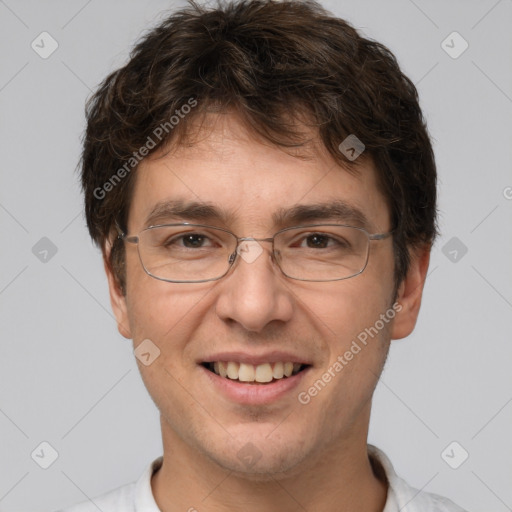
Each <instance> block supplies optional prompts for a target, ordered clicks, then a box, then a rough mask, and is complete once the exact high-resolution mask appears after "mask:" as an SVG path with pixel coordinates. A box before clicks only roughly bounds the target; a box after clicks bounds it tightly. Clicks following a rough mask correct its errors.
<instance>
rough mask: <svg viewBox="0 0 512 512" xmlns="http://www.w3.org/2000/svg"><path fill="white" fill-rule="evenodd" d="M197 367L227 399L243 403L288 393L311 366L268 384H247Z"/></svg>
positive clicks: (270, 399) (269, 400)
mask: <svg viewBox="0 0 512 512" xmlns="http://www.w3.org/2000/svg"><path fill="white" fill-rule="evenodd" d="M199 367H200V369H201V370H202V371H203V372H204V373H205V375H206V377H207V378H208V379H209V380H210V382H211V383H212V385H213V386H214V388H215V389H218V390H219V391H220V392H221V393H222V394H223V395H224V396H225V397H227V398H228V399H229V400H231V401H233V402H237V403H239V404H244V405H265V404H270V403H273V402H276V401H277V400H279V399H281V398H283V397H285V396H287V395H289V394H290V393H291V392H292V391H293V390H294V389H295V388H297V387H298V385H299V383H300V382H301V381H302V379H303V378H304V375H305V374H306V373H307V372H308V371H309V369H310V368H311V367H310V366H309V367H307V368H305V369H304V370H302V371H300V372H299V373H297V374H295V375H292V376H291V377H284V378H282V379H280V380H275V381H274V382H270V383H268V384H257V383H255V384H247V383H244V382H240V381H238V380H231V379H228V378H226V377H221V376H220V375H217V374H216V373H214V372H211V371H210V370H207V369H206V368H205V367H204V366H202V365H199Z"/></svg>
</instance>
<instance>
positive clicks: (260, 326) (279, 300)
mask: <svg viewBox="0 0 512 512" xmlns="http://www.w3.org/2000/svg"><path fill="white" fill-rule="evenodd" d="M284 279H286V278H284V276H283V274H282V273H281V271H280V269H279V268H278V266H277V265H276V264H275V263H274V262H273V261H272V252H271V246H269V244H267V243H265V244H263V243H262V244H259V243H258V242H255V241H252V242H251V241H248V242H243V243H242V244H240V245H239V247H238V251H237V255H236V260H235V263H234V265H233V267H232V268H231V269H230V271H229V273H228V275H227V276H225V277H224V278H223V280H222V282H221V283H220V286H219V287H218V290H219V292H218V293H219V294H218V297H217V303H216V312H217V315H218V316H219V318H221V319H222V320H224V321H226V322H236V323H238V324H239V325H241V326H242V327H243V328H244V329H246V330H248V331H253V332H261V331H262V330H264V328H265V326H267V324H269V323H270V322H273V321H276V320H278V321H282V322H287V321H289V320H290V319H291V317H292V315H293V309H294V303H293V294H292V292H291V291H290V289H289V285H288V284H287V283H285V282H284Z"/></svg>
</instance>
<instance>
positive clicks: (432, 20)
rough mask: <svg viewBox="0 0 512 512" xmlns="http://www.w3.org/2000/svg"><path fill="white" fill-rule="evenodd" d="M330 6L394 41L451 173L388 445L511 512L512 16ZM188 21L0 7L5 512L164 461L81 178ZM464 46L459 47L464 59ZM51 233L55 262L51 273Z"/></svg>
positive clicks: (400, 457) (403, 359)
mask: <svg viewBox="0 0 512 512" xmlns="http://www.w3.org/2000/svg"><path fill="white" fill-rule="evenodd" d="M323 3H324V5H325V6H326V7H328V8H329V9H331V10H332V11H333V12H335V13H336V14H337V15H339V16H341V17H344V18H346V19H347V20H349V21H350V22H352V23H353V24H354V25H355V26H356V28H359V29H360V30H361V31H362V32H363V33H364V34H365V35H366V36H368V37H371V38H374V39H377V40H379V41H381V42H383V43H385V44H386V45H388V46H389V47H390V49H391V50H392V51H393V52H395V54H396V55H397V57H398V59H399V62H400V64H401V65H402V67H403V69H404V71H405V72H406V73H407V74H408V75H409V76H410V77H411V79H412V80H413V81H414V82H415V83H416V84H417V86H418V89H419V92H420V96H421V101H422V106H423V108H424V112H425V115H426V117H427V120H428V123H429V129H430V132H431V134H432V137H433V140H434V144H435V150H436V154H437V162H438V167H439V174H440V210H441V218H440V224H441V229H442V237H441V238H440V239H439V241H438V243H437V245H436V247H435V248H434V251H433V255H432V262H431V270H430V275H429V278H428V280H427V284H426V288H425V295H424V303H423V307H422V312H421V315H420V319H419V322H418V325H417V328H416V331H415V332H414V334H413V335H412V336H410V337H409V338H408V339H406V340H401V341H396V342H394V343H393V347H392V350H391V354H390V358H389V360H388V364H387V367H386V369H385V372H384V374H383V377H382V380H381V382H380V384H379V386H378V389H377V392H376V395H375V400H374V413H373V418H372V422H371V429H370V441H371V442H372V443H374V444H376V445H377V446H379V447H381V448H382V449H384V451H386V452H387V454H388V455H389V456H390V458H391V459H392V461H393V463H394V465H395V469H396V470H397V472H398V473H399V474H401V475H402V476H404V477H405V478H406V479H407V480H408V481H409V482H410V483H411V484H412V485H414V486H416V487H418V488H423V489H425V490H428V491H430V492H437V493H440V494H443V495H446V496H449V497H450V498H452V499H453V500H454V501H456V502H458V503H459V504H460V505H461V506H463V507H465V508H467V509H468V510H470V511H472V512H474V511H481V512H484V511H485V512H489V511H491V510H492V511H496V512H504V511H507V510H512V485H511V482H512V469H511V466H512V465H511V462H510V461H511V458H512V438H511V435H510V432H511V430H512V429H511V425H512V403H511V402H512V385H511V384H512V377H511V371H510V366H511V360H512V359H511V356H512V343H511V341H512V340H511V335H510V325H511V322H510V320H511V318H512V266H511V264H510V262H511V261H512V259H511V256H512V237H511V236H510V233H511V228H510V226H511V220H512V200H511V199H510V198H511V197H512V188H507V187H512V172H511V162H512V149H511V148H512V144H511V141H512V115H511V114H512V30H511V27H512V0H500V1H496V0H485V1H484V0H482V1H476V0H474V1H462V0H461V1H454V0H451V1H440V0H438V1H425V0H415V1H412V0H393V1H386V2H381V1H360V0H358V1H356V0H351V1H342V2H335V1H334V0H331V1H324V2H323ZM177 5H181V4H179V3H177V2H175V3H173V2H170V1H156V0H152V1H150V2H149V1H146V2H143V1H139V2H135V1H129V2H126V1H125V2H121V1H113V0H110V1H99V0H92V1H89V2H87V1H84V0H73V1H63V0H62V1H46V2H41V1H39V2H36V1H28V0H25V1H15V0H6V1H0V52H1V55H0V58H1V63H2V64H1V67H0V108H1V116H0V141H1V148H2V151H1V155H2V158H1V165H0V169H1V171H0V172H1V188H0V225H1V233H2V244H1V247H2V250H1V252H0V258H1V269H2V270H1V274H0V308H1V313H0V314H1V318H0V322H1V326H2V327H1V333H2V340H1V357H0V378H1V386H0V439H1V442H0V510H2V511H4V512H5V511H12V512H18V511H24V512H26V511H33V512H39V511H52V510H55V509H57V508H59V507H62V506H65V505H70V504H72V503H74V502H78V501H82V500H85V499H87V497H94V496H96V495H98V494H100V493H103V492H105V491H107V490H110V489H112V488H114V487H117V486H120V485H122V484H124V483H127V482H129V481H132V480H135V479H136V478H138V477H139V475H140V474H141V473H142V471H143V469H144V468H145V466H146V465H147V464H148V463H149V462H150V461H151V460H152V459H153V458H155V457H156V456H158V455H159V454H160V453H161V441H160V430H159V424H158V415H157V411H156V408H155V406H154V404H153V402H152V401H151V399H150V397H149V395H148V394H147V392H146V390H145V388H144V386H143V384H142V381H141V379H140V376H139V374H138V370H137V367H136V364H135V362H134V357H133V354H132V350H131V342H130V341H127V340H124V339H123V338H122V337H121V336H120V335H119V334H118V333H117V329H116V325H115V322H114V321H113V317H112V314H111V312H110V305H109V300H108V294H107V284H106V279H105V277H104V275H103V268H102V264H101V259H100V254H99V251H98V250H97V249H96V248H95V247H93V246H92V244H91V242H90V241H89V239H88V235H87V233H86V229H85V225H84V220H83V217H82V214H81V208H82V206H81V196H80V191H79V187H78V181H77V174H76V172H75V167H76V164H77V161H78V157H79V152H80V135H81V133H82V130H83V127H84V117H83V105H84V101H85V99H86V98H87V96H88V95H89V94H90V92H91V90H92V89H94V87H95V86H96V85H97V84H98V82H99V81H100V80H101V79H102V78H103V77H104V76H105V75H106V74H107V73H108V72H109V71H110V70H112V69H114V68H115V67H118V66H120V65H122V64H123V63H124V62H125V60H126V58H127V55H128V50H129V48H130V47H131V45H132V43H133V42H134V40H135V39H136V38H137V37H139V36H140V35H141V33H142V32H143V31H144V30H145V29H146V28H148V27H149V26H151V25H153V24H155V23H156V22H157V21H158V20H159V19H161V18H162V16H163V14H162V12H163V11H164V10H166V9H172V8H173V7H174V6H177ZM43 31H47V32H49V33H50V34H51V35H52V37H53V38H54V39H55V40H56V41H57V42H58V44H59V47H58V49H57V50H56V51H55V52H54V53H53V54H52V55H51V56H50V57H49V58H47V59H42V58H41V57H40V56H39V55H38V54H37V53H36V52H35V51H34V50H33V49H32V48H31V42H32V41H33V40H35V39H36V38H37V37H38V36H39V34H40V33H41V32H43ZM453 31H457V32H459V33H460V34H461V36H462V37H463V38H464V39H465V40H466V41H467V42H468V43H469V47H468V49H467V50H466V51H465V52H464V53H463V54H462V55H460V56H459V57H458V58H456V59H454V58H452V57H451V56H450V55H448V53H446V51H445V49H443V47H442V45H441V43H442V41H443V40H445V38H446V37H447V36H448V35H449V34H450V33H452V32H453ZM36 41H37V40H36ZM460 43H461V41H460V40H454V42H453V43H451V42H450V39H449V40H448V44H449V45H450V46H453V48H452V50H451V51H452V52H453V51H456V50H457V49H460V48H461V44H460ZM46 48H48V46H46ZM43 237H47V238H48V239H49V240H51V242H52V243H53V244H54V245H55V247H56V249H57V252H56V254H54V255H52V252H51V251H50V252H48V254H47V255H46V261H41V258H43V260H44V256H45V253H44V252H41V251H44V250H45V248H46V249H48V247H47V245H48V242H47V241H43V242H39V241H40V239H41V238H43ZM453 237H456V238H457V240H455V241H454V240H451V239H452V238H453ZM450 240H451V242H450ZM38 242H39V244H41V245H36V244H37V243H38ZM446 244H448V245H446ZM453 244H455V245H453ZM461 244H464V246H465V247H467V253H466V254H463V251H462V250H461V248H463V246H462V245H461ZM34 246H36V249H34V250H33V247H34ZM454 250H455V251H457V260H456V261H453V258H454V255H455V253H454V252H453V251H454ZM34 252H35V253H36V254H34ZM43 441H46V442H48V443H50V445H52V446H53V447H54V449H55V450H56V451H57V452H58V454H59V456H58V458H57V460H56V461H55V462H54V463H53V464H52V465H51V466H50V467H49V468H48V469H46V470H45V469H42V468H41V467H40V466H39V465H38V464H36V462H35V461H34V460H33V458H32V457H31V453H32V452H33V451H34V450H35V449H36V448H37V447H38V446H39V445H40V443H41V442H43ZM452 441H457V442H458V443H459V445H460V446H461V447H463V448H460V447H459V446H456V447H455V449H454V450H453V451H451V449H450V450H448V454H449V458H446V456H445V459H446V460H449V461H450V462H451V463H452V465H455V463H457V462H460V460H461V459H460V458H461V454H462V453H463V452H462V449H464V450H466V451H467V452H468V453H469V458H468V459H467V460H466V461H465V462H464V463H463V464H462V465H461V466H460V467H459V468H458V469H452V468H451V467H450V466H449V465H448V464H447V463H446V462H445V460H444V459H443V457H442V456H441V454H442V452H443V451H444V449H445V448H446V447H447V446H448V445H449V444H450V443H452ZM36 452H37V450H36ZM43 452H44V449H43ZM39 453H41V452H40V449H39ZM44 453H45V455H44V456H45V457H47V456H48V454H49V452H48V450H46V452H44ZM34 458H35V459H37V457H36V456H34ZM43 458H44V457H43V456H41V457H40V459H39V461H41V460H42V459H43ZM206 506H207V503H206V504H205V505H204V507H203V509H206Z"/></svg>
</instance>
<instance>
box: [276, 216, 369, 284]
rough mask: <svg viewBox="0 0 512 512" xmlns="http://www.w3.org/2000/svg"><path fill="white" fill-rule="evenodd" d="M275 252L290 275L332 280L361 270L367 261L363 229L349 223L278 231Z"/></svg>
mask: <svg viewBox="0 0 512 512" xmlns="http://www.w3.org/2000/svg"><path fill="white" fill-rule="evenodd" d="M275 247H276V252H277V251H279V252H278V254H279V262H280V265H281V269H282V271H283V272H284V273H285V274H286V275H287V276H288V277H291V278H293V279H301V280H305V281H335V280H340V279H347V278H349V277H353V276H355V275H357V274H359V273H361V272H362V271H363V270H364V268H365V266H366V263H367V261H368V249H369V239H368V235H367V233H366V231H364V230H363V229H359V228H354V227H348V226H334V225H323V226H306V227H300V228H292V229H288V230H285V231H282V232H281V233H279V234H278V235H277V236H276V238H275Z"/></svg>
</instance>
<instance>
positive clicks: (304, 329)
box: [111, 115, 394, 474]
mask: <svg viewBox="0 0 512 512" xmlns="http://www.w3.org/2000/svg"><path fill="white" fill-rule="evenodd" d="M210 120H211V121H212V125H211V129H209V130H206V131H204V133H203V135H202V136H201V137H198V140H197V141H196V142H195V143H194V144H193V145H191V146H188V147H187V146H181V147H179V148H177V149H176V148H174V149H172V150H171V151H170V152H169V153H168V154H167V155H164V156H162V157H161V158H159V159H157V158H151V159H146V160H145V161H144V162H142V164H141V165H140V166H139V168H138V169H137V177H136V183H135V188H134V194H133V198H132V202H131V207H130V212H129V225H128V233H129V234H130V235H136V234H138V233H139V232H140V231H142V230H143V229H144V228H146V227H147V226H148V225H149V224H148V221H147V218H148V216H149V215H150V213H151V212H152V211H153V209H154V207H155V205H157V204H159V203H162V202H164V201H169V200H181V201H183V202H184V203H187V202H205V203H209V204H210V205H213V206H215V207H216V208H218V209H220V210H222V211H225V212H226V213H229V214H232V219H231V220H230V221H229V223H228V224H224V223H222V222H221V221H219V220H215V219H211V220H208V219H202V220H201V221H197V219H191V218H175V217H165V216H164V217H163V218H159V219H158V224H162V223H166V222H167V223H172V222H181V221H189V222H195V223H199V224H213V225H215V226H220V227H223V228H226V229H229V230H230V231H232V232H233V233H235V234H236V235H238V236H239V237H254V238H264V237H271V236H272V235H273V234H274V233H275V232H276V231H278V230H279V229H282V228H285V227H289V226H288V225H274V224H273V222H272V214H273V213H274V212H276V211H277V210H278V209H289V208H292V207H294V206H297V205H311V204H320V203H329V202H331V201H333V200H338V201H343V202H344V203H346V204H347V205H348V206H350V207H352V208H354V209H357V210H359V211H360V212H361V213H363V214H364V216H365V217H366V219H367V224H366V225H365V226H363V227H365V228H366V229H367V231H369V232H370V233H381V232H386V231H388V230H389V229H390V228H391V226H390V220H389V211H388V207H387V205H386V202H385V199H384V197H383V195H382V194H381V193H380V192H379V190H378V187H377V182H376V174H375V171H374V169H373V167H372V164H371V162H369V161H368V162H365V164H364V165H363V166H361V167H360V168H358V171H357V173H356V174H353V173H349V172H347V171H346V170H345V169H343V168H341V167H340V166H339V165H336V164H335V162H334V160H332V158H331V157H330V156H329V155H328V154H327V152H326V151H325V150H324V149H318V148H320V146H318V147H317V149H316V150H314V148H313V147H311V148H310V158H307V159H300V158H296V157H294V156H291V155H289V154H286V153H285V152H284V151H282V150H280V149H278V148H276V147H273V146H271V145H269V144H264V143H262V142H260V141H258V140H256V139H255V138H254V137H252V136H251V135H250V134H248V133H247V132H246V131H245V130H244V129H243V127H242V125H241V124H239V122H238V121H237V120H236V118H235V117H233V116H231V115H221V116H219V117H218V119H217V118H216V117H213V116H212V117H211V119H210ZM324 221H325V222H327V223H329V222H338V223H347V222H346V219H343V218H340V219H333V218H328V219H324V218H318V219H312V220H311V221H310V223H311V224H315V223H316V224H318V223H322V222H324ZM153 223H155V222H153ZM292 225H293V224H292ZM261 247H262V248H263V253H262V254H260V256H259V257H257V258H256V259H255V260H254V261H252V262H249V261H245V260H244V259H243V258H241V257H238V259H237V261H236V263H235V265H234V267H233V268H231V270H230V272H229V273H228V274H227V275H226V276H225V277H223V278H222V279H220V280H218V281H213V282H206V283H193V284H183V283H182V284H177V283H169V282H164V281H159V280H157V279H154V278H152V277H150V276H149V275H148V274H146V273H145V272H144V270H143V268H142V265H141V263H140V261H139V257H138V254H137V248H136V247H135V245H133V244H126V253H127V254H126V263H127V265H126V269H127V274H126V283H127V287H126V296H125V297H122V296H121V295H119V294H118V292H117V291H115V289H114V287H113V286H111V288H112V289H111V292H112V294H113V304H114V310H115V312H116V315H117V318H118V321H119V323H120V325H121V324H124V325H125V326H129V327H125V328H122V327H120V329H121V332H122V333H123V334H124V335H125V336H127V337H131V338H133V340H134V347H137V346H138V345H139V344H140V343H141V342H142V341H143V340H146V339H149V340H151V341H152V342H153V343H154V344H155V345H156V346H157V347H158V348H159V350H160V356H159V357H158V358H157V359H155V361H154V362H153V363H152V364H150V365H149V366H144V365H142V364H140V363H139V366H140V371H141V374H142V377H143V380H144V382H145V385H146V386H147V389H148V391H149V393H150V395H151V397H152V398H153V400H154V402H155V403H156V405H157V406H158V408H159V410H160V412H161V415H162V429H163V439H164V444H165V443H172V444H173V445H174V446H177V444H180V445H181V446H183V447H185V449H186V450H188V451H189V453H190V454H194V455H193V456H194V457H197V456H199V457H203V459H204V460H208V461H209V462H208V463H211V461H213V462H214V463H217V464H218V465H220V466H222V467H224V468H226V469H230V470H234V471H240V472H245V473H247V474H249V473H253V474H254V473H260V474H262V473H276V472H281V471H288V472H293V471H294V470H297V468H299V467H304V466H305V465H307V464H315V463H317V462H318V461H319V460H321V458H322V457H323V458H324V459H325V456H326V453H329V452H330V451H331V449H332V448H333V447H337V448H338V449H339V448H340V447H342V446H344V447H345V449H347V450H350V449H351V448H350V446H355V445H356V444H358V443H366V435H367V425H368V420H369V412H370V400H371V396H372V393H373V391H374V387H375V385H376V382H377V379H378V375H379V374H380V372H381V370H382V367H383V364H384V361H385V357H386V354H387V351H388V346H389V339H390V336H391V335H392V324H393V321H392V320H389V318H390V317H391V316H394V312H393V315H388V317H387V318H388V321H387V322H384V326H383V327H382V328H380V329H377V330H378V333H377V334H374V335H373V336H368V337H367V343H366V345H363V344H362V343H361V342H360V341H359V342H358V345H359V347H360V350H359V351H357V349H355V348H353V349H352V354H353V357H352V358H350V360H347V358H346V357H344V354H346V353H347V351H351V346H352V347H354V345H353V341H354V340H356V341H357V337H358V335H359V334H360V333H362V332H364V331H365V329H368V328H370V327H374V329H375V325H376V322H377V321H378V320H379V319H380V318H381V314H386V312H389V311H390V308H391V306H392V300H393V291H394V280H393V270H394V267H393V252H392V242H391V238H388V239H385V240H382V241H372V242H371V248H370V258H369V262H368V266H367V267H366V269H365V270H364V272H363V273H362V274H360V275H358V276H356V277H353V278H350V279H347V280H342V281H333V282H302V281H297V280H292V279H289V278H287V277H285V276H284V275H283V274H282V273H281V272H280V270H279V268H278V267H277V266H276V265H275V264H274V263H273V262H272V260H271V252H270V249H271V244H270V243H268V242H262V243H261ZM382 324H383V322H382V321H381V322H377V326H379V327H380V326H381V325H382ZM366 332H368V331H366ZM372 332H374V331H372ZM339 357H342V358H343V361H344V363H343V364H342V365H341V366H342V368H341V369H339V368H340V366H339V365H337V366H335V367H336V368H337V370H335V369H334V368H333V364H334V363H335V362H336V361H338V362H339V361H340V359H339ZM215 361H223V362H225V363H227V362H228V361H233V362H235V363H240V362H246V363H249V362H251V361H252V362H254V363H261V364H263V363H266V362H268V363H270V364H271V367H272V368H273V367H275V363H289V362H292V363H293V362H295V363H297V362H298V363H302V364H305V365H306V367H305V370H303V371H300V372H299V373H298V374H296V375H295V376H292V377H288V378H286V377H284V378H282V379H276V380H274V381H272V382H270V383H262V384H258V383H242V382H238V381H236V380H231V379H229V378H228V377H222V376H219V375H216V374H215V373H213V372H212V371H211V370H210V369H208V368H206V367H205V365H204V363H211V362H215ZM339 364H341V363H339ZM329 368H331V371H330V373H329V372H328V370H329ZM326 372H327V373H329V375H330V378H329V377H328V376H327V377H326V376H325V374H326ZM319 380H320V381H322V383H320V384H319V383H318V381H319ZM315 382H316V383H317V384H316V390H317V392H316V393H315V392H314V391H313V392H311V393H310V392H308V390H309V389H310V388H312V387H315ZM300 397H302V398H301V400H299V398H300ZM308 397H309V398H310V399H309V400H308ZM359 446H360V444H359ZM191 456H192V455H191Z"/></svg>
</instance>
